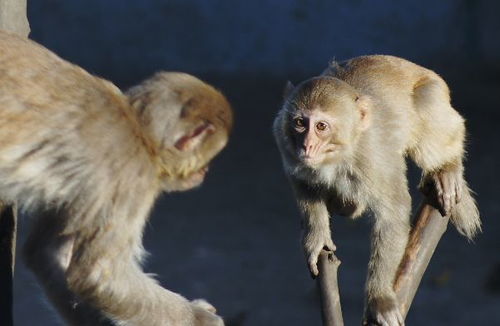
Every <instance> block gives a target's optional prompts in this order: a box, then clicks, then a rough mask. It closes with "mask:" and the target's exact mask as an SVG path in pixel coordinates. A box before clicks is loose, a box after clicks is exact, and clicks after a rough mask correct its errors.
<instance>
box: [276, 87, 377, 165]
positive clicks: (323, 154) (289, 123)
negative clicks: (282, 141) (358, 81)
mask: <svg viewBox="0 0 500 326" xmlns="http://www.w3.org/2000/svg"><path fill="white" fill-rule="evenodd" d="M280 114H282V115H283V116H282V117H281V119H278V120H280V121H281V126H276V127H277V128H281V129H282V130H281V132H282V134H283V135H284V136H285V138H286V139H287V140H288V141H287V144H286V150H287V151H288V153H289V154H290V155H292V157H295V158H296V159H297V160H299V161H300V162H302V163H304V164H305V165H307V166H311V167H316V166H319V165H322V164H328V163H335V162H338V161H339V160H341V159H342V158H344V157H346V155H348V154H349V153H350V152H351V151H352V150H353V148H354V147H355V145H356V142H357V139H358V137H359V135H360V134H361V133H362V132H363V131H364V130H365V129H367V128H368V127H369V125H370V100H369V97H368V96H366V95H361V94H360V93H359V92H358V91H356V90H355V89H354V88H353V87H351V86H350V85H348V84H347V83H345V82H344V81H341V80H339V79H337V78H332V77H315V78H312V79H309V80H306V81H304V82H302V83H300V84H299V85H298V86H297V87H294V86H293V85H292V84H291V83H290V82H288V84H287V86H286V89H285V101H284V104H283V109H282V110H281V113H280Z"/></svg>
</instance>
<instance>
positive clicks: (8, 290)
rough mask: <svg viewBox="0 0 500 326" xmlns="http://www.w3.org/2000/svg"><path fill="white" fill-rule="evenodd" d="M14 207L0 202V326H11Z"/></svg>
mask: <svg viewBox="0 0 500 326" xmlns="http://www.w3.org/2000/svg"><path fill="white" fill-rule="evenodd" d="M16 228H17V216H16V211H15V207H13V206H11V205H8V204H5V203H3V202H1V201H0V325H5V326H10V325H13V317H12V305H13V276H14V259H15V255H16Z"/></svg>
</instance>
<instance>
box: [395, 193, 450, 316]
mask: <svg viewBox="0 0 500 326" xmlns="http://www.w3.org/2000/svg"><path fill="white" fill-rule="evenodd" d="M448 220H449V217H448V216H442V215H441V213H440V212H439V210H438V209H436V208H435V206H433V205H431V204H430V202H429V200H428V199H426V200H424V201H423V202H422V204H421V205H420V207H419V210H418V214H417V217H416V219H415V222H414V224H415V225H414V226H413V228H412V231H411V234H410V238H409V241H408V245H407V247H406V250H405V254H404V256H403V259H402V261H401V264H400V266H399V270H398V272H397V274H396V279H395V281H394V290H395V292H396V295H397V298H398V301H399V305H400V306H399V309H400V313H401V315H402V316H403V318H405V317H406V315H407V313H408V310H409V309H410V306H411V303H412V301H413V298H414V297H415V293H416V292H417V289H418V287H419V285H420V281H421V280H422V276H423V274H424V272H425V270H426V269H427V265H428V264H429V261H430V260H431V257H432V255H433V254H434V250H435V249H436V247H437V244H438V243H439V240H440V239H441V237H442V235H443V234H444V232H445V231H446V228H447V225H448Z"/></svg>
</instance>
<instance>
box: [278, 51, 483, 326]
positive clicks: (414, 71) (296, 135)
mask: <svg viewBox="0 0 500 326" xmlns="http://www.w3.org/2000/svg"><path fill="white" fill-rule="evenodd" d="M273 129H274V135H275V138H276V141H277V144H278V147H279V149H280V152H281V156H282V159H283V165H284V169H285V171H286V174H287V175H288V177H289V179H290V181H291V184H292V187H293V189H294V192H295V195H296V198H297V202H298V206H299V208H300V210H301V212H302V215H303V227H304V235H303V247H304V252H305V255H306V258H307V262H308V266H309V269H310V271H311V273H312V274H313V275H318V268H317V262H318V255H319V254H320V252H321V250H322V249H327V250H331V251H333V250H335V246H334V244H333V241H332V239H331V234H330V223H329V218H330V216H331V215H333V214H339V215H346V216H350V217H352V218H356V217H358V216H360V215H361V214H362V213H363V212H365V211H369V212H370V213H371V214H372V215H373V217H374V224H373V228H372V237H371V240H372V243H371V257H370V261H369V263H368V277H367V282H366V305H365V307H366V308H365V322H375V323H378V324H380V325H388V326H395V325H403V324H404V320H403V317H402V314H401V313H400V311H399V308H398V307H399V305H398V302H397V298H396V295H395V293H394V289H393V282H394V278H395V275H396V271H397V269H398V266H399V263H400V262H401V258H402V256H403V253H404V250H405V247H406V245H407V242H408V235H409V231H410V210H411V198H410V195H409V192H408V185H407V183H408V182H407V178H406V162H405V158H406V157H410V158H411V159H412V160H413V161H414V162H415V163H416V164H417V165H418V166H419V167H420V168H421V169H422V171H423V173H422V181H421V187H422V188H423V189H425V188H428V187H429V186H432V187H435V189H436V193H437V194H438V204H439V205H438V206H439V210H440V212H441V214H442V215H443V216H449V217H450V219H451V222H452V223H454V225H455V226H456V228H457V229H458V231H459V232H460V233H462V234H463V235H465V236H466V237H467V238H472V237H473V236H474V235H475V234H476V233H477V232H479V231H480V229H481V222H480V219H479V213H478V210H477V207H476V204H475V201H474V199H473V197H472V195H471V191H470V190H469V188H468V186H467V183H466V181H465V180H464V177H463V172H464V169H463V163H462V161H463V156H464V138H465V137H464V136H465V126H464V119H463V118H462V117H461V116H460V115H459V114H458V112H457V111H455V110H454V109H453V107H452V106H451V104H450V96H449V90H448V87H447V85H446V83H445V82H444V81H443V79H442V78H441V77H440V76H438V75H437V74H436V73H434V72H433V71H431V70H428V69H426V68H423V67H420V66H418V65H416V64H413V63H411V62H408V61H406V60H403V59H400V58H396V57H392V56H382V55H374V56H363V57H358V58H354V59H351V60H348V61H345V62H341V63H335V62H333V63H332V64H331V65H330V66H329V67H328V68H327V69H326V70H325V71H324V72H323V73H322V74H321V75H320V76H318V77H314V78H311V79H308V80H306V81H304V82H302V83H300V84H299V85H297V86H293V85H292V84H291V83H289V84H288V85H287V87H286V90H285V99H284V103H283V107H282V109H281V110H280V111H279V113H278V115H277V117H276V119H275V122H274V128H273Z"/></svg>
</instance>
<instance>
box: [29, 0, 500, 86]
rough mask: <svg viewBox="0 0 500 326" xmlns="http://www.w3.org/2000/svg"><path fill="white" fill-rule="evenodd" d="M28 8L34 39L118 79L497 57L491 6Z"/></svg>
mask: <svg viewBox="0 0 500 326" xmlns="http://www.w3.org/2000/svg"><path fill="white" fill-rule="evenodd" d="M28 9H29V18H30V22H31V26H32V34H31V37H32V38H33V39H35V40H37V41H39V42H41V43H42V44H44V45H46V46H48V47H49V48H50V49H52V50H54V51H55V52H56V53H59V54H60V55H62V56H63V57H64V58H67V59H69V60H71V61H74V62H76V63H78V64H80V65H82V66H84V67H85V68H87V69H90V70H91V71H94V72H96V73H98V74H100V75H104V76H105V77H108V78H111V79H113V80H115V81H117V80H119V81H123V82H128V81H129V80H131V78H136V79H137V78H140V77H144V76H145V75H147V74H150V73H151V72H152V71H154V70H158V69H165V70H181V71H186V72H190V73H194V74H206V73H210V74H213V73H217V74H236V73H256V74H266V75H283V74H290V73H293V74H304V73H305V74H310V73H311V72H317V71H319V70H320V69H322V68H323V67H324V65H325V63H326V62H328V61H329V60H330V59H331V58H332V57H336V58H338V59H346V58H349V57H352V56H356V55H361V54H373V53H380V54H393V55H398V56H402V57H405V58H407V59H410V60H413V61H417V62H421V61H422V60H423V59H428V58H439V59H434V60H435V61H439V60H440V61H441V63H444V62H446V63H448V64H449V63H450V61H452V62H461V63H462V62H467V60H468V59H470V58H471V57H473V58H476V57H477V56H479V57H480V62H481V63H484V64H487V63H495V62H498V58H499V56H500V43H499V42H497V41H496V40H497V36H498V33H499V32H500V20H498V19H497V18H498V17H497V13H498V12H499V11H500V3H499V2H495V1H474V0H462V1H454V0H446V1H439V2H435V1H431V0H410V1H405V2H398V3H395V2H394V1H391V0H382V1H378V2H377V4H376V5H375V4H374V3H373V2H371V1H361V0H356V1H351V0H340V1H328V0H315V1H306V0H295V1H278V0H256V1H240V2H237V3H236V2H228V1H221V0H214V1H204V0H168V1H167V0H149V1H124V0H108V1H99V0H87V1H64V0H48V1H31V2H30V4H29V8H28ZM476 62H477V61H476ZM438 63H439V62H438ZM124 68H126V70H125V69H124Z"/></svg>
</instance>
